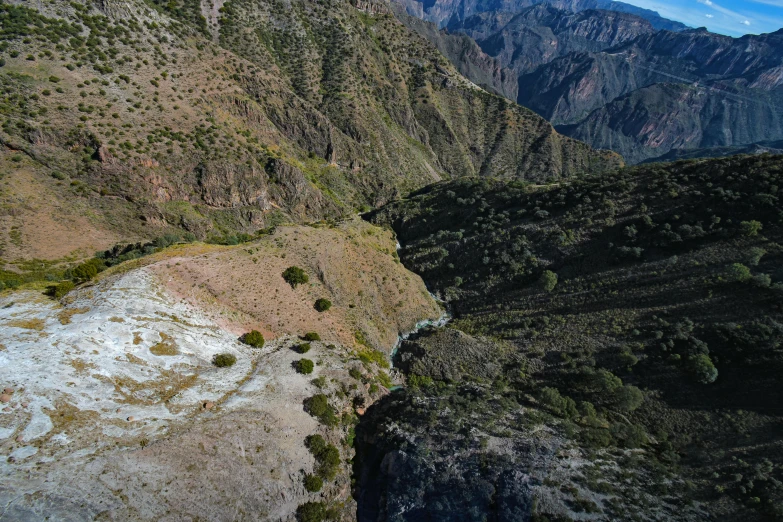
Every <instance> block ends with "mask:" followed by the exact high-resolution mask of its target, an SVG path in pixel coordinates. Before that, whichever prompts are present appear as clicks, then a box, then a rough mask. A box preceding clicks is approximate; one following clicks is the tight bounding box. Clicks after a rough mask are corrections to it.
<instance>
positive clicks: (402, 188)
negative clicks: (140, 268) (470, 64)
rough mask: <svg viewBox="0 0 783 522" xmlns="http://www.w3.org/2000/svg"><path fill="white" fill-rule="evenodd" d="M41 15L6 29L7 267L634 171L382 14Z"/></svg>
mask: <svg viewBox="0 0 783 522" xmlns="http://www.w3.org/2000/svg"><path fill="white" fill-rule="evenodd" d="M39 7H40V9H41V10H40V11H39V10H38V9H36V8H32V7H27V6H25V5H13V6H12V5H4V6H3V7H2V12H1V14H2V16H3V18H4V20H7V21H8V23H6V24H4V25H5V29H4V31H3V36H2V37H3V43H2V49H3V50H2V55H3V58H2V64H3V66H2V69H0V70H2V75H0V80H1V81H2V84H3V89H4V98H3V113H4V116H5V119H4V122H3V127H2V132H0V142H1V143H2V144H3V146H4V158H5V159H4V162H5V163H4V168H3V170H2V172H3V173H4V176H5V177H6V180H7V181H8V182H9V184H8V185H6V186H5V187H4V189H3V190H4V193H3V195H2V201H3V204H4V205H5V206H6V208H7V209H8V210H7V214H6V215H7V218H6V219H4V222H3V236H4V240H3V241H4V242H3V244H2V246H1V247H0V248H2V251H3V257H4V258H5V259H19V258H26V259H30V258H32V257H35V258H39V259H56V258H62V257H65V256H67V255H70V254H71V253H74V252H76V251H79V254H78V255H81V256H83V255H85V254H90V253H92V252H94V251H95V250H97V249H101V248H107V247H108V246H111V245H112V244H114V243H117V242H119V241H121V240H129V241H138V240H140V239H145V238H151V237H157V236H159V235H162V234H163V233H165V232H166V231H170V230H171V231H183V230H184V231H187V232H190V233H192V234H194V235H195V236H197V237H199V238H214V239H220V238H224V237H229V236H232V235H235V234H236V233H237V232H241V233H247V232H253V231H255V230H258V229H261V228H265V227H268V226H270V225H274V224H275V223H279V222H281V221H297V222H302V221H312V220H319V219H331V218H338V217H340V216H344V215H346V214H349V213H351V212H352V211H353V209H355V208H359V207H363V206H370V205H377V204H380V203H383V202H385V201H388V200H389V199H391V198H393V197H395V195H397V194H400V193H403V192H406V191H408V190H411V189H413V188H416V187H420V186H423V185H425V184H427V183H431V182H433V181H436V180H439V179H444V178H451V177H455V176H463V175H487V176H500V177H511V178H529V179H539V180H543V179H549V178H559V177H567V176H573V175H577V174H581V173H583V172H597V171H600V170H602V169H604V168H611V167H613V166H615V165H618V164H619V162H620V161H621V160H620V158H619V157H618V156H616V155H613V154H612V153H607V152H596V151H593V150H591V149H590V148H589V147H588V146H586V145H585V144H582V143H579V142H576V141H574V140H572V139H570V138H567V137H563V136H561V135H559V134H557V133H556V132H555V131H554V130H553V128H552V126H551V125H550V124H549V123H547V122H546V121H545V120H544V119H543V118H541V117H539V116H537V115H535V114H533V113H532V112H531V111H529V110H527V109H523V108H521V107H519V106H517V105H515V104H513V103H509V102H508V101H507V100H505V99H504V98H501V97H499V96H495V95H491V94H489V93H487V92H485V91H483V90H481V89H479V88H477V87H476V86H475V85H473V84H471V83H470V82H468V81H467V80H465V79H464V78H463V77H462V76H460V74H459V73H458V72H457V71H456V70H455V69H454V68H453V67H451V66H450V65H449V63H448V61H447V60H446V59H445V58H443V56H442V55H441V54H440V53H439V52H438V51H437V50H436V49H435V48H434V47H433V46H432V45H430V44H428V43H427V42H426V41H425V40H423V39H422V38H421V37H420V36H419V35H417V34H416V33H414V32H411V31H409V30H407V29H406V28H405V27H404V26H403V25H402V24H401V23H399V22H398V21H397V20H396V19H395V18H394V17H393V16H391V15H390V14H389V13H388V9H387V8H386V7H385V5H384V4H377V5H376V4H368V5H366V6H365V5H362V6H359V7H361V8H359V7H357V6H355V5H354V4H351V3H348V2H344V1H335V2H332V3H330V4H329V6H328V8H326V7H324V6H321V5H320V4H318V5H315V4H310V3H307V2H302V3H295V4H292V7H291V9H285V10H280V9H277V8H274V7H273V6H272V4H258V3H255V4H250V3H244V2H242V1H232V2H227V3H225V4H223V5H222V7H221V8H220V9H217V8H216V9H215V10H213V11H208V10H205V11H204V12H203V13H202V12H201V11H200V8H199V7H198V6H197V5H196V4H187V6H186V5H185V4H183V5H181V6H179V4H177V5H175V4H165V5H160V6H157V5H154V8H153V7H150V6H148V5H147V4H144V3H141V2H131V3H115V2H112V1H107V2H103V3H101V4H96V5H95V6H92V5H90V6H83V5H81V4H79V7H74V6H72V5H70V4H67V5H64V6H61V5H60V4H59V3H58V4H52V5H50V6H48V7H47V6H39ZM207 19H209V24H207V22H206V20H207ZM476 51H477V52H478V49H476ZM11 173H13V174H11ZM86 216H89V218H87V217H86ZM76 231H80V232H81V233H75V232H76Z"/></svg>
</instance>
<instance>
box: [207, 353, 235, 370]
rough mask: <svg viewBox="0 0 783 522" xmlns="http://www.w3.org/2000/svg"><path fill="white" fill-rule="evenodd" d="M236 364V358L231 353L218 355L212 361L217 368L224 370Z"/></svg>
mask: <svg viewBox="0 0 783 522" xmlns="http://www.w3.org/2000/svg"><path fill="white" fill-rule="evenodd" d="M236 362H237V358H236V356H235V355H234V354H231V353H219V354H217V355H215V357H214V358H213V359H212V364H214V365H215V366H217V367H218V368H226V367H228V366H234V363H236Z"/></svg>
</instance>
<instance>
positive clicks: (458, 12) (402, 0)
mask: <svg viewBox="0 0 783 522" xmlns="http://www.w3.org/2000/svg"><path fill="white" fill-rule="evenodd" d="M394 1H395V2H397V3H399V4H401V5H402V6H404V7H405V10H406V11H407V13H408V14H410V15H412V16H415V17H417V18H421V19H422V20H426V21H428V22H433V23H435V24H436V25H437V26H438V27H444V26H447V25H450V24H453V23H459V22H461V21H463V20H465V19H467V18H469V17H471V16H473V15H476V14H481V13H486V12H502V13H512V14H515V13H518V12H519V11H522V10H523V9H525V8H528V7H531V6H533V5H547V6H550V7H554V8H556V9H561V10H567V11H571V12H579V11H586V10H590V9H600V10H604V11H617V12H620V13H628V14H632V15H635V16H638V17H640V18H643V19H645V20H647V21H648V22H650V24H652V26H653V27H654V28H655V29H665V30H667V31H684V30H685V29H687V28H688V27H687V26H686V25H684V24H681V23H680V22H675V21H673V20H668V19H666V18H663V17H662V16H661V15H660V14H658V13H657V12H655V11H652V10H650V9H644V8H641V7H637V6H635V5H631V4H626V3H624V2H617V1H614V0H544V1H537V0H459V1H455V0H434V1H425V2H422V1H419V0H394Z"/></svg>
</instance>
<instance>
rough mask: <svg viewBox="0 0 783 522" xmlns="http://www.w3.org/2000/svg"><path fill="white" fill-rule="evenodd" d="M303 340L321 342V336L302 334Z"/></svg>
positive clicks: (309, 333)
mask: <svg viewBox="0 0 783 522" xmlns="http://www.w3.org/2000/svg"><path fill="white" fill-rule="evenodd" d="M304 340H305V341H320V340H321V336H320V335H318V334H317V333H315V332H307V333H306V334H304Z"/></svg>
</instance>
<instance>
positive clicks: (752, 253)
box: [748, 247, 767, 266]
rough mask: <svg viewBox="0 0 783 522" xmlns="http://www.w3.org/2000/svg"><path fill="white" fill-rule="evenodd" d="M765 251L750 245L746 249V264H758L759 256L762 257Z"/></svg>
mask: <svg viewBox="0 0 783 522" xmlns="http://www.w3.org/2000/svg"><path fill="white" fill-rule="evenodd" d="M766 253H767V251H766V250H764V249H763V248H759V247H751V248H750V250H748V264H749V265H751V266H758V264H759V262H760V261H761V258H762V257H764V254H766Z"/></svg>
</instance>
